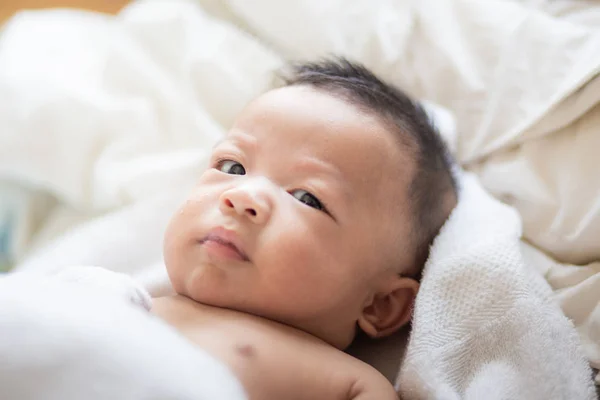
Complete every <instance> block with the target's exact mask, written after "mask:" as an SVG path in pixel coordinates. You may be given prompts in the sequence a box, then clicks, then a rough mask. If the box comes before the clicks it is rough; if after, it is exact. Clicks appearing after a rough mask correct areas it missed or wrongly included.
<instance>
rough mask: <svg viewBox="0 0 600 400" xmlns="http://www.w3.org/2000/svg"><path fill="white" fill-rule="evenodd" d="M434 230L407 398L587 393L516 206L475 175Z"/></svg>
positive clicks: (579, 359) (406, 369)
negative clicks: (526, 251) (523, 242)
mask: <svg viewBox="0 0 600 400" xmlns="http://www.w3.org/2000/svg"><path fill="white" fill-rule="evenodd" d="M460 182H461V193H460V201H459V204H458V206H457V207H456V209H455V210H454V211H453V213H452V215H451V216H450V218H449V220H448V222H447V223H446V225H445V226H444V227H443V229H442V232H441V233H440V235H439V236H438V238H437V239H436V241H435V243H434V245H433V247H432V250H431V255H430V258H429V260H428V262H427V265H426V267H425V271H424V276H423V281H422V286H421V291H420V293H419V296H418V298H417V301H416V304H415V312H414V320H413V331H412V333H411V338H410V340H409V344H408V348H407V351H406V356H405V361H404V363H403V365H402V367H401V370H400V375H399V378H398V381H397V387H398V388H399V390H400V393H401V394H402V396H403V398H405V399H434V398H435V399H440V400H445V399H483V398H485V399H488V400H490V399H527V400H534V399H540V400H542V399H544V400H546V399H594V398H595V392H594V387H593V384H592V380H591V371H590V368H589V365H588V364H587V362H586V361H585V358H584V356H583V353H582V350H581V348H580V347H581V346H580V342H579V339H578V336H577V333H576V331H575V329H574V327H573V325H572V324H571V322H570V321H569V320H568V319H567V318H566V317H565V316H564V315H563V313H562V312H561V310H560V308H559V307H558V305H557V304H556V303H555V302H554V301H553V300H552V297H551V295H552V292H551V290H550V288H549V286H548V284H547V283H546V282H545V281H544V280H543V278H542V277H541V276H540V275H539V274H538V273H537V272H536V271H535V270H533V269H532V268H530V267H528V266H527V265H526V264H525V262H524V261H523V258H522V255H521V250H520V242H519V239H520V236H521V222H520V219H519V216H518V215H517V213H516V212H515V211H514V210H513V209H512V208H510V207H507V206H505V205H503V204H502V203H500V202H499V201H497V200H495V199H493V198H492V197H491V196H489V195H488V194H487V193H485V192H484V190H483V189H482V188H481V187H480V185H479V183H478V181H477V180H476V178H475V177H474V176H471V175H463V176H461V180H460Z"/></svg>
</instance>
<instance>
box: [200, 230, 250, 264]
mask: <svg viewBox="0 0 600 400" xmlns="http://www.w3.org/2000/svg"><path fill="white" fill-rule="evenodd" d="M209 240H212V241H214V242H217V243H220V244H222V245H225V246H228V247H230V248H232V249H233V250H235V251H236V252H237V253H238V254H239V256H240V258H241V259H242V260H243V261H250V258H249V257H248V255H247V254H246V252H245V251H244V248H243V246H242V243H241V241H240V240H239V237H238V235H237V234H236V233H235V232H234V231H230V230H228V229H225V228H223V227H218V228H214V229H212V230H210V231H209V233H208V234H207V235H206V236H205V237H203V238H202V239H201V240H200V241H199V243H200V244H202V243H204V242H206V241H209Z"/></svg>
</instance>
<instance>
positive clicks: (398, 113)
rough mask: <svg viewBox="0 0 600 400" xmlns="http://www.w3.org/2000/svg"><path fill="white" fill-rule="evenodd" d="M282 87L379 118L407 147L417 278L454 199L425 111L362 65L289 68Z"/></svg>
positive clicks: (332, 62) (443, 151)
mask: <svg viewBox="0 0 600 400" xmlns="http://www.w3.org/2000/svg"><path fill="white" fill-rule="evenodd" d="M282 78H283V80H284V83H285V85H286V86H295V85H307V86H311V87H314V88H316V89H319V90H323V91H325V92H327V93H331V94H333V95H335V96H339V97H341V98H342V99H343V100H345V101H347V102H349V103H350V104H352V105H354V106H356V107H358V108H359V109H361V110H363V111H366V112H369V113H372V114H374V115H376V116H379V117H381V118H382V121H383V122H384V123H385V124H386V125H387V126H389V127H390V128H391V130H392V131H393V132H394V133H395V134H396V135H397V137H398V138H399V139H400V143H402V145H403V146H406V147H407V148H408V149H409V151H410V154H411V156H412V158H413V160H414V162H415V166H416V168H415V173H414V176H413V178H412V181H411V184H410V188H409V201H410V203H411V207H412V215H413V221H412V223H413V228H412V233H413V235H412V236H413V238H412V239H413V241H414V245H415V247H416V253H415V258H414V263H415V266H414V267H415V270H414V271H412V272H413V275H415V276H416V277H420V274H421V270H422V267H423V265H424V264H425V261H426V260H427V257H428V255H429V248H430V246H431V244H432V242H433V240H434V239H435V237H436V236H437V234H438V233H439V230H440V228H441V227H442V225H443V224H444V222H445V221H446V219H447V218H448V215H449V214H450V212H451V210H452V208H453V207H454V205H455V203H456V198H457V183H456V180H455V178H454V175H453V173H452V163H453V161H452V159H451V157H450V155H449V152H448V150H447V148H446V145H445V143H444V141H443V140H442V138H441V136H440V134H439V132H438V131H437V129H436V127H435V125H434V124H433V122H432V121H431V119H430V118H429V116H428V115H427V113H426V112H425V110H424V109H423V107H422V106H421V105H420V104H419V103H418V102H416V101H414V100H413V99H411V98H410V97H409V96H408V95H407V94H406V93H404V92H403V91H402V90H400V89H399V88H397V87H395V86H393V85H391V84H388V83H386V82H384V81H382V80H381V79H379V78H378V77H377V76H375V74H373V73H372V72H371V71H369V70H368V69H367V68H366V67H364V66H363V65H361V64H358V63H354V62H351V61H349V60H347V59H345V58H340V57H338V58H330V59H325V60H321V61H317V62H309V63H292V64H290V65H289V66H288V68H287V69H286V70H284V72H283V74H282Z"/></svg>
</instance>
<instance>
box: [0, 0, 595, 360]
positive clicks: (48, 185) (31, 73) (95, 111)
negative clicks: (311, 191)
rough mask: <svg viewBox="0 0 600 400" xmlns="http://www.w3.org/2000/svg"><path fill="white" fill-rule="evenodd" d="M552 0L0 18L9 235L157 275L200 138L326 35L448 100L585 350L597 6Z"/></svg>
mask: <svg viewBox="0 0 600 400" xmlns="http://www.w3.org/2000/svg"><path fill="white" fill-rule="evenodd" d="M534 3H535V4H534ZM550 3H552V4H558V3H559V2H547V1H536V0H531V1H525V0H524V1H523V2H516V1H503V0H490V1H485V2H483V1H477V2H474V1H470V0H424V1H411V0H402V1H392V0H380V1H371V0H351V1H342V0H332V1H327V2H323V1H321V0H299V1H294V2H280V1H275V0H254V1H252V2H247V1H239V0H226V1H220V0H219V1H217V0H197V1H195V2H191V1H190V2H183V1H149V2H136V3H134V4H132V5H131V6H129V7H127V8H125V9H124V10H123V11H122V12H121V13H120V14H119V15H118V16H116V17H109V16H100V15H96V14H91V13H82V12H74V11H68V12H67V11H60V12H59V11H40V12H27V13H23V14H20V15H18V16H17V17H16V18H14V19H13V20H11V21H10V22H9V23H8V24H7V25H6V26H5V27H4V28H3V30H2V32H1V34H0V104H2V107H0V182H10V183H11V184H13V185H14V184H15V183H18V184H20V185H21V186H22V187H21V188H20V189H19V190H21V192H20V194H19V196H20V197H19V198H20V199H21V200H20V201H22V202H23V204H27V206H26V207H25V206H23V207H21V208H20V209H19V210H22V211H23V212H21V211H19V214H18V215H19V216H18V218H17V219H16V220H15V221H14V225H12V226H14V227H15V229H13V231H12V233H13V235H14V236H15V240H12V241H8V243H10V246H12V248H11V249H8V251H9V253H10V254H12V255H16V256H17V257H18V262H19V268H22V269H24V270H31V271H34V270H35V271H42V270H43V271H52V270H54V269H56V268H58V267H61V266H64V265H72V264H91V265H101V266H104V267H107V268H110V269H113V270H117V271H122V272H127V273H130V274H133V275H136V276H137V277H138V278H139V279H141V280H142V281H143V282H144V283H145V284H148V285H151V288H152V291H154V292H155V293H164V292H166V291H168V290H169V288H168V283H166V273H165V270H164V265H163V264H162V261H161V253H162V251H161V247H162V244H161V241H162V240H161V237H162V231H163V230H164V227H165V225H166V223H167V221H168V217H169V215H170V214H171V213H172V212H173V211H174V210H175V208H176V204H177V203H178V202H180V201H182V200H183V197H184V193H185V192H186V191H187V190H188V189H189V188H190V187H191V186H192V185H193V183H194V181H195V179H197V177H198V174H199V171H200V170H201V169H202V167H203V166H204V164H205V162H206V155H207V153H208V151H209V149H210V147H211V146H212V144H213V143H214V142H215V141H216V140H217V138H218V137H219V136H220V134H221V133H222V132H223V131H224V130H225V129H227V127H228V125H229V124H230V123H231V121H232V119H233V117H234V115H235V114H236V113H237V112H238V111H239V110H240V109H241V108H242V107H243V105H244V104H245V103H246V102H248V101H249V100H250V99H252V98H253V97H255V96H256V95H257V94H259V93H260V92H262V91H264V90H265V89H267V88H268V87H270V86H271V78H272V72H273V71H274V70H276V69H277V68H278V67H279V66H280V65H281V64H282V62H283V60H284V59H285V58H305V57H313V56H320V55H323V54H326V53H330V52H336V53H340V54H344V55H348V56H350V57H352V58H354V59H356V60H358V61H361V62H363V63H365V64H366V65H367V66H369V67H371V68H373V69H374V70H375V71H376V72H377V73H379V74H380V75H381V76H382V77H384V78H386V79H389V80H391V81H392V82H395V83H397V84H399V85H401V86H402V87H403V88H405V89H407V90H408V91H409V92H410V93H412V94H413V95H415V96H417V97H419V98H423V99H428V100H431V101H433V102H435V103H438V104H441V105H442V106H444V107H446V108H447V109H449V110H450V111H451V112H452V113H453V115H454V116H455V117H456V124H457V132H458V134H457V135H456V136H455V141H454V142H453V143H454V145H455V147H454V148H455V155H456V157H457V159H458V160H459V162H460V163H461V165H462V166H463V167H464V168H466V169H468V170H471V171H474V172H475V173H476V174H477V175H478V177H479V178H480V179H481V181H482V183H483V185H484V186H485V188H486V189H487V190H489V191H490V192H491V193H492V194H493V195H495V196H496V197H497V198H500V199H501V200H503V201H504V202H506V203H509V204H511V205H513V206H515V207H516V209H517V210H518V211H519V213H520V215H521V217H522V220H523V231H524V236H525V238H526V239H527V241H528V242H529V243H533V244H534V245H535V246H536V247H538V248H541V250H543V251H544V252H546V253H548V254H550V255H552V256H554V257H557V258H558V259H559V260H560V261H561V262H556V261H552V260H550V262H546V261H544V260H545V259H544V256H543V255H539V256H538V254H536V250H535V249H533V250H532V251H530V252H525V253H524V256H525V257H529V256H530V255H532V254H533V256H531V257H529V258H527V262H530V263H533V264H534V267H535V269H536V270H538V271H541V272H542V273H543V274H546V275H545V276H546V278H547V279H548V280H549V282H550V283H551V284H552V287H553V288H555V289H557V292H556V295H557V296H558V297H559V299H560V301H561V305H562V306H563V310H564V311H565V313H566V314H567V315H568V316H569V317H570V318H573V320H574V322H575V324H576V327H577V329H578V331H579V333H580V335H581V338H582V340H583V341H584V343H585V351H586V355H587V356H588V358H589V359H590V360H591V361H592V363H593V365H594V366H596V367H600V363H599V360H600V357H599V356H598V355H599V354H600V329H598V326H599V324H600V313H599V312H598V311H597V310H598V297H597V296H596V295H595V293H600V279H598V277H599V276H600V273H599V272H598V269H597V267H595V264H594V261H598V260H600V241H598V240H597V238H598V237H599V235H600V207H598V204H600V200H599V199H600V178H598V174H597V172H596V171H597V168H596V163H595V161H596V158H597V156H596V152H597V149H598V148H599V146H598V145H599V143H598V138H599V137H600V135H597V134H596V133H597V132H598V129H599V128H598V127H599V126H600V121H598V118H599V116H598V115H599V114H600V112H599V107H600V106H598V102H599V99H600V89H599V85H600V77H598V76H597V73H598V72H599V71H600V51H598V49H600V36H599V35H600V34H599V33H598V28H597V27H598V26H600V20H598V19H597V17H595V16H597V15H600V14H598V13H597V6H594V5H590V6H589V7H590V8H589V9H590V10H592V8H593V10H594V12H593V13H588V14H586V23H580V20H579V19H578V18H577V16H576V15H575V14H573V13H566V12H561V11H560V10H559V8H557V7H550ZM560 3H561V4H565V2H560ZM585 3H587V2H585ZM585 3H584V2H581V3H579V4H580V5H581V4H585ZM200 6H203V7H205V10H206V11H207V12H205V11H203V9H202V8H200ZM578 7H579V6H578ZM579 10H581V8H579ZM578 15H581V13H579V14H578ZM1 200H2V199H0V218H4V217H3V215H2V201H1ZM7 207H8V206H7ZM1 222H2V221H0V223H1ZM17 232H18V234H17ZM17 236H18V237H17ZM5 243H6V242H5ZM523 248H525V249H527V247H523ZM0 250H2V249H0ZM563 263H564V264H563ZM569 263H571V264H569ZM572 264H589V265H587V266H584V267H577V266H574V265H572Z"/></svg>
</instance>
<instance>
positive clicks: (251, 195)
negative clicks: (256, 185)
mask: <svg viewBox="0 0 600 400" xmlns="http://www.w3.org/2000/svg"><path fill="white" fill-rule="evenodd" d="M219 208H220V209H221V212H222V213H223V214H229V215H231V214H236V215H238V216H242V217H246V218H248V219H249V220H250V221H252V222H253V223H255V224H264V223H266V222H267V220H268V219H269V217H270V214H271V206H270V201H269V200H268V199H267V198H266V194H264V193H261V192H260V191H258V190H252V189H251V188H247V187H240V188H234V189H230V190H227V191H225V192H223V194H222V195H221V198H220V204H219Z"/></svg>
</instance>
